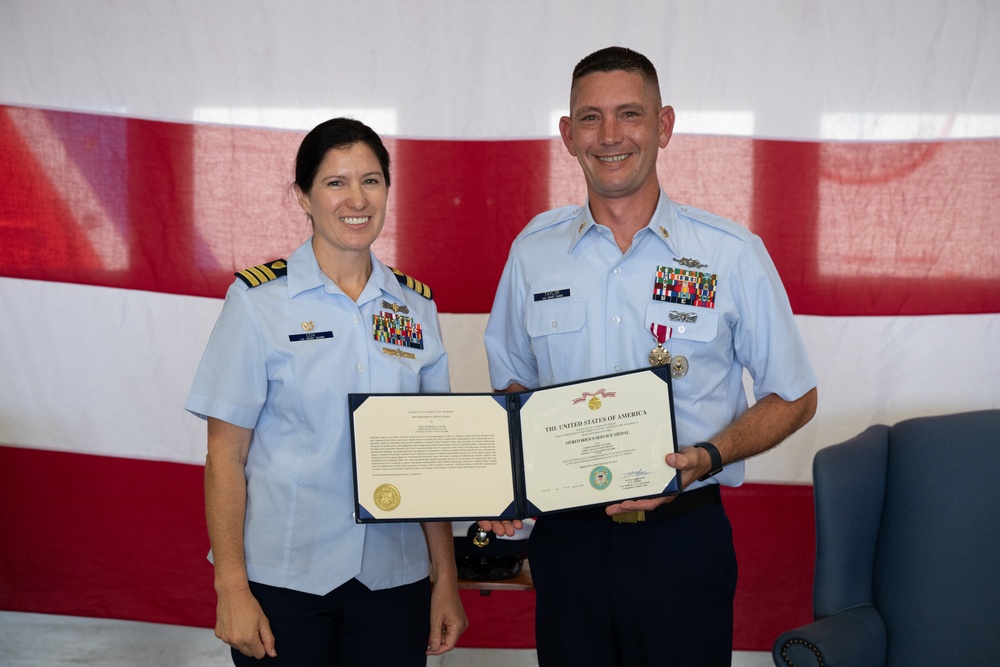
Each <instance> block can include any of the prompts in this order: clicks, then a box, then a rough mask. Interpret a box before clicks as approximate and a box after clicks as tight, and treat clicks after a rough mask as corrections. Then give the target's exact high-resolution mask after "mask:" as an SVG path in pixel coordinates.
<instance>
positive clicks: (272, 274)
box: [233, 259, 288, 287]
mask: <svg viewBox="0 0 1000 667" xmlns="http://www.w3.org/2000/svg"><path fill="white" fill-rule="evenodd" d="M286 273H288V264H287V263H285V260H283V259H276V260H274V261H273V262H267V263H265V264H258V265H257V266H251V267H250V268H249V269H243V270H242V271H237V272H236V273H235V274H233V275H235V276H236V277H237V278H239V279H240V280H242V281H243V282H244V283H246V285H247V287H257V286H258V285H263V284H264V283H266V282H269V281H271V280H274V279H275V278H280V277H281V276H283V275H285V274H286Z"/></svg>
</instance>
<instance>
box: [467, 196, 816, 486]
mask: <svg viewBox="0 0 1000 667" xmlns="http://www.w3.org/2000/svg"><path fill="white" fill-rule="evenodd" d="M698 264H700V265H703V266H702V267H701V268H691V267H692V265H693V266H697V265H698ZM663 269H681V270H688V271H692V272H694V273H703V274H707V276H704V277H703V279H702V280H701V285H700V287H701V288H702V289H703V290H704V291H703V293H702V301H703V303H702V304H701V305H690V304H680V303H675V302H670V301H665V300H659V299H657V298H655V295H656V294H657V290H658V288H660V287H661V285H658V284H657V278H658V273H661V272H662V271H663ZM713 274H714V276H715V279H714V280H712V278H711V276H712V275H713ZM712 290H714V292H713V291H712ZM671 312H674V313H675V318H674V319H671ZM684 320H695V321H684ZM651 324H660V325H663V326H665V327H670V328H671V330H672V335H671V337H670V338H669V339H668V340H667V341H666V343H665V344H664V348H666V349H667V350H669V351H670V354H671V355H673V356H675V357H676V356H677V355H682V356H684V357H686V359H687V360H688V366H689V369H688V372H687V374H686V375H685V376H684V377H682V378H678V379H675V380H673V382H672V384H673V391H674V411H675V417H676V427H677V437H678V441H679V444H680V445H691V444H694V443H696V442H700V441H703V440H708V439H710V438H711V437H712V436H714V435H715V434H717V433H718V432H719V431H721V430H722V429H723V428H724V427H726V426H727V425H729V424H730V423H731V422H732V421H733V420H734V419H736V417H738V416H739V415H740V414H742V413H743V412H744V411H745V410H746V409H747V405H748V404H747V399H746V393H745V391H744V387H743V369H744V368H746V369H748V371H749V373H750V376H751V377H752V378H753V380H754V394H755V396H756V397H757V398H758V399H759V398H761V397H763V396H765V395H767V394H772V393H773V394H777V395H778V396H780V397H781V398H783V399H785V400H789V401H791V400H795V399H797V398H800V397H801V396H802V395H804V394H805V393H806V392H807V391H809V390H810V389H811V388H812V387H814V386H816V378H815V375H814V374H813V370H812V366H811V365H810V363H809V359H808V357H807V355H806V351H805V346H804V345H803V343H802V340H801V337H800V335H799V332H798V328H797V327H796V325H795V320H794V318H793V316H792V311H791V308H790V306H789V303H788V297H787V295H786V294H785V290H784V287H783V286H782V284H781V279H780V278H779V277H778V273H777V271H776V270H775V268H774V264H773V263H772V262H771V258H770V257H769V255H768V254H767V251H766V250H765V249H764V245H763V243H762V242H761V240H760V239H759V238H758V237H757V236H755V235H753V234H751V233H750V232H749V231H747V230H746V229H745V228H744V227H742V226H740V225H738V224H736V223H734V222H732V221H729V220H726V219H725V218H720V217H719V216H716V215H712V214H711V213H707V212H705V211H701V210H698V209H695V208H691V207H687V206H679V205H677V204H675V203H674V202H672V201H671V200H670V199H669V198H668V197H667V196H666V194H664V193H663V191H662V190H661V192H660V200H659V203H658V205H657V207H656V212H655V213H654V214H653V217H652V219H651V220H650V222H649V225H648V226H646V227H645V228H643V229H641V230H640V231H639V232H638V233H637V234H636V235H635V237H634V239H633V241H632V245H631V247H630V248H629V249H628V251H627V252H625V253H624V254H622V252H621V250H620V249H619V248H618V245H617V244H616V243H615V239H614V236H613V235H612V233H611V230H610V229H608V228H607V227H604V226H602V225H598V224H596V223H595V222H594V219H593V217H592V215H591V213H590V208H589V206H583V207H564V208H558V209H555V210H552V211H548V212H546V213H543V214H541V215H539V216H537V217H536V218H534V219H533V220H532V221H531V222H530V223H529V224H528V226H527V227H525V228H524V230H522V232H521V233H520V234H519V235H518V237H517V238H516V239H515V240H514V243H513V245H512V246H511V250H510V256H509V258H508V260H507V264H506V266H505V267H504V271H503V276H502V277H501V279H500V285H499V287H498V288H497V294H496V299H495V301H494V303H493V309H492V312H491V313H490V319H489V323H488V325H487V327H486V337H485V339H486V353H487V358H488V360H489V368H490V382H491V384H492V385H493V387H494V388H496V389H505V388H506V387H508V386H509V385H510V384H511V383H515V382H516V383H519V384H522V385H524V386H525V387H528V388H529V389H531V388H537V387H545V386H548V385H552V384H558V383H561V382H571V381H576V380H581V379H585V378H588V377H595V376H600V375H608V374H612V373H619V372H622V371H628V370H634V369H638V368H648V367H649V353H650V351H651V350H652V349H653V348H654V347H655V346H656V342H657V341H656V339H655V338H654V336H653V333H652V332H651V331H650V325H651ZM709 481H711V482H718V483H722V484H727V485H732V486H736V485H739V484H741V483H742V482H743V463H742V462H738V463H734V464H730V465H728V466H726V468H725V470H724V471H723V472H722V473H720V474H719V475H716V476H715V477H714V478H712V479H711V480H709ZM698 485H699V483H697V482H696V483H695V484H693V485H692V486H691V487H689V488H695V487H696V486H698Z"/></svg>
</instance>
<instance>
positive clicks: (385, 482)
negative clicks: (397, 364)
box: [349, 367, 680, 523]
mask: <svg viewBox="0 0 1000 667" xmlns="http://www.w3.org/2000/svg"><path fill="white" fill-rule="evenodd" d="M349 403H350V415H351V441H352V445H353V449H354V452H353V453H354V473H355V475H354V477H355V500H356V508H355V509H356V511H355V518H356V520H357V521H358V522H359V523H360V522H373V521H421V520H461V519H468V520H476V519H523V518H525V517H530V516H538V515H540V514H544V513H546V512H558V511H561V510H568V509H576V508H580V507H588V506H592V505H611V504H614V503H618V502H621V501H623V500H629V499H638V498H648V497H654V496H661V495H668V494H674V493H678V492H679V491H680V488H679V479H678V477H677V474H676V471H675V470H674V469H673V468H670V467H668V466H667V464H666V463H665V462H664V460H663V459H664V457H665V456H666V455H667V454H669V453H670V452H673V451H677V435H676V428H675V426H674V412H673V397H672V393H671V384H670V373H669V370H668V368H667V367H658V368H649V369H642V370H638V371H630V372H627V373H622V374H619V375H609V376H604V377H600V378H593V379H589V380H582V381H579V382H572V383H567V384H562V385H556V386H552V387H546V388H544V389H538V390H534V391H524V392H517V393H512V394H351V395H350V397H349Z"/></svg>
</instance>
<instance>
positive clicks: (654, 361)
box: [649, 345, 670, 366]
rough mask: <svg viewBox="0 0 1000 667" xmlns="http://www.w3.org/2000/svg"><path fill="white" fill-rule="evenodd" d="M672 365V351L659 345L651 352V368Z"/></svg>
mask: <svg viewBox="0 0 1000 667" xmlns="http://www.w3.org/2000/svg"><path fill="white" fill-rule="evenodd" d="M669 363H670V351H669V350H666V349H664V347H663V345H657V346H656V347H654V348H653V349H652V350H650V352H649V365H650V366H665V365H666V364H669Z"/></svg>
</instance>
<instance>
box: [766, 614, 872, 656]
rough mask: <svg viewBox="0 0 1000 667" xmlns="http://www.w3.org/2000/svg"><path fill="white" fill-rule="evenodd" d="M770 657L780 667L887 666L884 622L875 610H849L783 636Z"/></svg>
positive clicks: (775, 644) (779, 638)
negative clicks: (812, 666) (808, 666)
mask: <svg viewBox="0 0 1000 667" xmlns="http://www.w3.org/2000/svg"><path fill="white" fill-rule="evenodd" d="M771 657H772V658H774V664H775V665H778V667H806V666H807V665H815V666H816V667H884V665H885V658H886V634H885V623H884V622H883V620H882V616H881V615H880V614H879V613H878V610H876V609H875V607H871V606H864V607H855V608H854V609H847V610H845V611H842V612H840V613H837V614H833V615H831V616H827V617H825V618H821V619H820V620H818V621H815V622H813V623H810V624H809V625H803V626H802V627H800V628H796V629H794V630H789V631H788V632H785V633H783V634H782V635H781V636H780V637H778V639H777V640H776V641H775V642H774V648H773V649H771Z"/></svg>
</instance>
